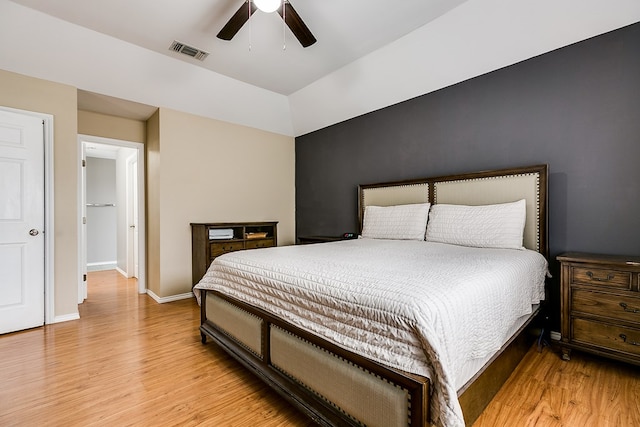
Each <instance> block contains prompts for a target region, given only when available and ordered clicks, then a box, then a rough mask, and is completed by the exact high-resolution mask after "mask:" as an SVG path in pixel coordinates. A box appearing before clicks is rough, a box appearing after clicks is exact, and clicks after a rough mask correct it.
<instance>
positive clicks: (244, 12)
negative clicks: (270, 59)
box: [218, 0, 316, 47]
mask: <svg viewBox="0 0 640 427" xmlns="http://www.w3.org/2000/svg"><path fill="white" fill-rule="evenodd" d="M263 3H265V0H245V2H244V3H243V4H242V6H240V9H238V11H237V12H236V13H235V14H234V15H233V16H232V17H231V18H230V19H229V22H227V23H226V24H225V26H224V27H222V29H221V30H220V32H219V33H218V38H219V39H222V40H231V39H232V38H233V36H235V35H236V33H237V32H238V31H240V28H242V26H243V25H244V23H245V22H247V21H248V20H249V18H251V15H253V13H254V12H255V11H256V9H260V10H262V11H265V12H275V11H277V12H278V14H279V15H280V17H282V19H284V22H285V23H286V24H287V26H288V27H289V29H290V30H291V32H292V33H293V35H294V36H296V38H297V39H298V41H299V42H300V44H301V45H302V47H309V46H311V45H312V44H314V43H315V42H316V38H315V37H314V36H313V34H311V31H310V30H309V28H308V27H307V26H306V24H305V23H304V22H303V21H302V18H300V15H298V12H296V10H295V9H294V8H293V6H291V3H289V0H271V1H270V2H269V1H267V2H266V3H271V4H272V5H271V6H272V7H271V8H269V7H268V6H269V5H266V6H264V5H263ZM283 6H284V7H283Z"/></svg>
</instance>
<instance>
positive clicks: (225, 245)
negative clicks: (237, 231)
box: [211, 242, 244, 257]
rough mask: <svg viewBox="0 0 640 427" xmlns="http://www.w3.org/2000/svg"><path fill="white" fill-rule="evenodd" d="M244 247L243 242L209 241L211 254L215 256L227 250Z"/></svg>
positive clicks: (237, 249)
mask: <svg viewBox="0 0 640 427" xmlns="http://www.w3.org/2000/svg"><path fill="white" fill-rule="evenodd" d="M241 249H244V243H243V242H216V243H211V256H212V257H216V256H218V255H222V254H224V253H227V252H233V251H239V250H241Z"/></svg>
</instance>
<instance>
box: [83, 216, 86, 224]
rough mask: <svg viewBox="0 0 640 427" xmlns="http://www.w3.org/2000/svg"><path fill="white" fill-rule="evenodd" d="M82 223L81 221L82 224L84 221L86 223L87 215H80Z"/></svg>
mask: <svg viewBox="0 0 640 427" xmlns="http://www.w3.org/2000/svg"><path fill="white" fill-rule="evenodd" d="M82 223H83V224H86V223H87V217H86V216H83V217H82Z"/></svg>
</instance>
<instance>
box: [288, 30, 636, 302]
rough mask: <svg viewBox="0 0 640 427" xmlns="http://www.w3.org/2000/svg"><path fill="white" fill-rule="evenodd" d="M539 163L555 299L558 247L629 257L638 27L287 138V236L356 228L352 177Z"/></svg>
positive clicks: (370, 179) (367, 179)
mask: <svg viewBox="0 0 640 427" xmlns="http://www.w3.org/2000/svg"><path fill="white" fill-rule="evenodd" d="M397 79H402V76H389V84H390V85H393V82H394V81H395V80H397ZM337 102H339V100H338V101H337ZM540 163H546V164H548V165H549V173H550V176H549V247H550V255H551V258H552V265H551V268H552V273H553V274H554V276H555V278H554V280H553V281H552V282H553V283H555V284H554V285H552V287H553V288H554V289H553V291H552V292H551V294H552V295H551V299H556V297H557V295H556V294H557V277H558V268H557V263H556V262H555V261H553V258H554V257H555V256H556V255H558V254H559V253H561V252H564V251H589V252H596V253H611V254H627V255H640V23H638V24H634V25H631V26H628V27H625V28H622V29H619V30H616V31H613V32H610V33H607V34H604V35H601V36H598V37H594V38H592V39H589V40H585V41H583V42H580V43H576V44H574V45H571V46H567V47H564V48H562V49H558V50H555V51H553V52H550V53H547V54H544V55H541V56H538V57H535V58H532V59H529V60H527V61H523V62H521V63H518V64H515V65H512V66H510V67H506V68H503V69H500V70H497V71H494V72H491V73H489V74H485V75H482V76H479V77H476V78H474V79H471V80H467V81H465V82H462V83H459V84H456V85H454V86H450V87H447V88H444V89H441V90H439V91H436V92H433V93H429V94H426V95H423V96H420V97H418V98H414V99H412V100H409V101H406V102H403V103H400V104H397V105H393V106H390V107H387V108H384V109H382V110H379V111H375V112H372V113H369V114H366V115H363V116H360V117H357V118H354V119H351V120H348V121H346V122H343V123H339V124H336V125H333V126H330V127H327V128H325V129H321V130H318V131H316V132H313V133H310V134H307V135H303V136H301V137H298V138H296V227H297V234H298V236H304V235H315V234H323V235H338V234H341V233H343V232H357V231H358V230H357V227H358V221H357V194H356V193H357V186H358V184H367V183H375V182H382V181H389V180H401V179H410V178H420V177H425V176H437V175H448V174H455V173H462V172H473V171H479V170H487V169H499V168H508V167H515V166H527V165H533V164H540Z"/></svg>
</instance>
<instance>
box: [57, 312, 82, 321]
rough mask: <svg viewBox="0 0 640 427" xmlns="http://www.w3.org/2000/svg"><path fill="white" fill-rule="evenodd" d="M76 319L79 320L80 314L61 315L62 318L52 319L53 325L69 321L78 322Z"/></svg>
mask: <svg viewBox="0 0 640 427" xmlns="http://www.w3.org/2000/svg"><path fill="white" fill-rule="evenodd" d="M78 319H80V313H79V312H75V313H69V314H63V315H62V316H55V317H54V318H53V323H62V322H68V321H70V320H78Z"/></svg>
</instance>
